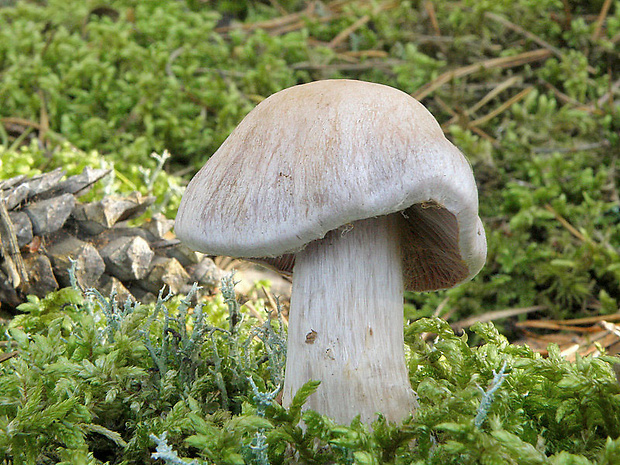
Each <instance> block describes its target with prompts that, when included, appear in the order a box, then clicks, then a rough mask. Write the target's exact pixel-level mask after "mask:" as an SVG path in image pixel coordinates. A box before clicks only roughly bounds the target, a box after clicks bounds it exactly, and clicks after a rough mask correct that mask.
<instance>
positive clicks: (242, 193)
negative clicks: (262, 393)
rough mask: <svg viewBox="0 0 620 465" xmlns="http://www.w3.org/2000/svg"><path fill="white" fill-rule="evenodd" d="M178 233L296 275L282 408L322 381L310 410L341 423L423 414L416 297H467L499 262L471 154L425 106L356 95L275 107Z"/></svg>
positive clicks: (211, 176)
mask: <svg viewBox="0 0 620 465" xmlns="http://www.w3.org/2000/svg"><path fill="white" fill-rule="evenodd" d="M175 230H176V233H177V235H178V237H179V238H180V239H181V240H182V241H184V242H185V243H186V244H187V245H189V246H190V247H192V248H194V249H195V250H199V251H202V252H205V253H208V254H218V255H227V256H233V257H246V258H252V259H261V260H262V261H263V262H265V263H268V264H270V265H272V266H274V267H276V268H278V269H279V270H280V271H282V272H293V286H292V295H291V306H290V312H289V326H288V352H287V363H286V374H285V381H284V394H283V403H284V405H290V403H291V401H292V398H293V396H294V395H295V393H296V391H297V390H298V389H299V388H300V387H301V386H302V385H303V384H304V383H305V382H307V381H308V380H311V379H314V380H320V381H321V384H320V386H319V388H318V390H317V391H316V392H315V393H313V394H312V395H311V396H310V397H309V399H308V401H307V403H306V406H305V408H311V409H313V410H316V411H318V412H319V413H322V414H326V415H329V416H331V417H332V418H334V419H335V420H336V421H338V422H341V423H348V422H350V421H351V420H352V419H353V418H355V417H356V416H357V415H360V418H361V420H362V421H363V422H365V423H370V422H372V421H373V420H374V419H375V418H376V415H377V413H378V412H380V413H382V414H383V415H384V416H385V417H386V419H387V420H389V421H400V420H402V419H403V418H404V417H406V416H407V415H409V414H411V413H412V412H413V411H414V410H415V407H416V396H415V393H414V392H413V390H412V388H411V384H410V382H409V376H408V370H407V365H406V361H405V353H404V341H403V320H404V318H403V291H404V290H405V289H406V290H413V291H432V290H437V289H444V288H450V287H453V286H455V285H457V284H459V283H461V282H463V281H466V280H469V279H471V278H472V277H473V276H475V275H476V274H477V273H478V271H479V270H480V268H481V267H482V265H483V264H484V260H485V256H486V239H485V234H484V229H483V227H482V223H481V221H480V219H479V217H478V194H477V190H476V184H475V181H474V177H473V173H472V170H471V167H470V165H469V163H468V162H467V160H466V159H465V157H464V156H463V155H462V153H461V152H460V151H459V150H458V149H457V148H456V147H455V146H454V145H452V144H451V143H450V142H449V141H448V140H447V139H446V138H445V136H444V134H443V132H442V130H441V128H440V126H439V124H438V123H437V122H436V121H435V119H434V118H433V116H432V115H431V114H430V113H429V112H428V110H426V108H425V107H424V106H423V105H422V104H420V103H419V102H418V101H417V100H415V99H413V98H412V97H410V96H409V95H407V94H405V93H403V92H401V91H399V90H397V89H394V88H391V87H388V86H385V85H380V84H374V83H368V82H362V81H353V80H325V81H317V82H312V83H309V84H303V85H298V86H294V87H291V88H288V89H285V90H283V91H280V92H278V93H276V94H274V95H272V96H270V97H269V98H267V99H265V100H264V101H263V102H261V103H260V104H259V105H258V106H257V107H256V108H255V109H254V110H252V111H251V112H250V113H249V114H248V115H247V116H246V117H245V119H244V120H243V121H242V122H241V123H240V124H239V126H238V127H237V128H236V129H235V130H234V131H233V132H232V133H231V135H230V136H229V137H228V138H227V139H226V140H225V141H224V143H223V144H222V146H221V147H220V148H219V149H218V150H217V152H216V153H215V154H214V155H213V156H212V157H211V158H210V159H209V160H208V161H207V163H206V164H205V165H204V166H203V167H202V169H201V170H200V171H199V172H198V173H197V174H196V176H195V177H194V178H193V179H192V181H191V182H190V184H189V186H188V187H187V190H186V192H185V194H184V196H183V199H182V201H181V206H180V208H179V211H178V215H177V218H176V224H175Z"/></svg>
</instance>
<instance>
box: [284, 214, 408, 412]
mask: <svg viewBox="0 0 620 465" xmlns="http://www.w3.org/2000/svg"><path fill="white" fill-rule="evenodd" d="M397 221H398V218H397V217H396V216H395V215H390V216H382V217H378V218H370V219H367V220H362V221H358V222H355V223H353V224H352V225H349V227H348V228H343V229H340V230H336V231H331V232H329V233H328V234H327V235H326V236H325V237H324V238H323V239H321V240H318V241H315V242H312V243H310V244H309V245H308V246H307V247H306V248H305V249H304V250H303V251H301V252H299V253H298V254H297V257H296V259H295V269H294V279H293V292H292V296H291V311H290V317H289V327H288V356H287V363H286V375H285V381H284V397H283V403H284V405H285V406H288V405H290V403H291V401H292V398H293V396H294V395H295V393H296V392H297V390H298V389H299V388H300V387H301V386H302V385H303V384H304V383H306V382H307V381H308V380H311V379H312V380H320V381H321V385H320V386H319V388H318V390H317V391H316V392H315V393H314V394H312V395H311V396H310V397H309V399H308V401H307V403H306V405H305V408H307V409H312V410H316V411H317V412H319V413H322V414H325V415H328V416H330V417H332V418H334V419H335V420H336V421H337V422H340V423H349V422H350V421H351V420H353V418H355V416H357V415H360V416H361V420H362V421H363V422H364V423H371V422H372V421H374V420H375V419H376V417H377V413H378V412H380V413H382V414H383V415H384V416H385V417H386V418H387V419H388V420H389V421H401V420H402V419H403V418H405V417H406V416H407V415H409V414H410V413H412V412H413V411H414V409H415V407H416V405H417V402H416V396H415V393H414V392H413V390H412V389H411V385H410V383H409V376H408V371H407V366H406V363H405V354H404V340H403V270H402V264H401V263H402V261H401V245H400V239H399V233H398V227H397V226H398V225H397Z"/></svg>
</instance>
